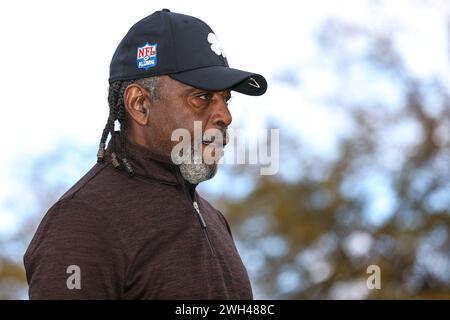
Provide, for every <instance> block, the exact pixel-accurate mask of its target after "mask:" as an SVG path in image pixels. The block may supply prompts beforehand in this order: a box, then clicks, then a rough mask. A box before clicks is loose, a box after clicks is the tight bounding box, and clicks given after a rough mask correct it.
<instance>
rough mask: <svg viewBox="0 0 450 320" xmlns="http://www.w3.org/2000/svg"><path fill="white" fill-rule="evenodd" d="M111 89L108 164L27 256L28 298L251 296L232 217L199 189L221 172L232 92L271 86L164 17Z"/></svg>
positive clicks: (136, 44)
mask: <svg viewBox="0 0 450 320" xmlns="http://www.w3.org/2000/svg"><path fill="white" fill-rule="evenodd" d="M109 82H110V90H109V96H108V102H109V107H110V111H109V117H108V121H107V123H106V126H105V129H104V131H103V135H102V137H101V142H100V148H99V151H98V155H97V158H98V163H97V164H96V165H95V166H94V167H93V168H91V170H90V171H89V172H88V173H87V174H86V175H85V176H84V177H83V178H81V179H80V180H79V181H78V182H77V183H76V184H75V185H74V186H73V187H72V188H71V189H69V190H68V191H67V192H66V193H65V194H64V195H63V196H62V197H61V198H60V199H59V200H58V201H57V202H56V203H55V204H54V205H53V206H52V207H51V208H50V209H49V211H48V212H47V214H46V216H45V217H44V219H43V220H42V222H41V224H40V226H39V228H38V230H37V231H36V234H35V236H34V238H33V240H32V241H31V243H30V245H29V247H28V250H27V252H26V253H25V256H24V263H25V268H26V272H27V280H28V283H29V295H30V299H53V298H54V299H252V290H251V285H250V282H249V279H248V275H247V271H246V269H245V267H244V265H243V264H242V261H241V259H240V257H239V254H238V252H237V250H236V247H235V244H234V241H233V238H232V233H231V230H230V227H229V225H228V223H227V221H226V220H225V218H224V216H223V215H222V214H221V213H220V212H219V211H218V210H216V209H214V208H213V207H212V206H211V204H209V203H208V202H207V201H206V200H204V199H203V198H202V197H200V196H199V195H198V193H197V192H196V191H195V188H196V186H197V184H198V183H200V182H202V181H205V180H207V179H210V178H212V177H213V176H214V174H215V172H216V170H217V159H218V158H219V157H220V154H221V152H222V148H223V145H225V144H226V142H227V141H226V130H227V127H228V126H229V125H230V123H231V121H232V118H231V114H230V112H229V110H228V107H227V103H228V100H229V99H230V91H231V90H234V91H238V92H241V93H244V94H248V95H262V94H264V92H265V91H266V88H267V84H266V80H265V79H264V77H262V76H261V75H258V74H254V73H249V72H245V71H240V70H236V69H231V68H229V67H228V63H227V60H226V58H225V53H224V51H223V48H222V47H221V45H220V43H219V42H218V40H217V37H216V36H215V35H214V32H213V31H212V30H211V28H210V27H209V26H208V25H206V24H205V23H204V22H203V21H201V20H199V19H197V18H194V17H190V16H187V15H182V14H177V13H173V12H170V11H169V10H167V9H163V10H162V11H157V12H155V13H153V14H152V15H150V16H148V17H146V18H144V19H142V20H141V21H139V22H138V23H136V24H135V25H134V26H133V27H132V28H131V29H130V30H129V32H128V33H127V35H126V36H125V38H124V39H123V40H122V41H121V43H120V44H119V46H118V48H117V49H116V52H115V53H114V56H113V58H112V62H111V66H110V79H109ZM116 120H118V121H119V123H120V132H119V131H118V132H116V131H115V130H114V125H115V121H116ZM196 124H197V125H198V124H200V125H201V131H202V134H201V135H200V138H199V139H197V140H195V139H194V142H189V143H188V144H187V147H186V143H184V145H183V146H184V148H181V149H176V147H177V146H179V142H180V141H179V139H178V140H177V139H175V140H174V139H173V134H174V132H176V131H177V130H180V129H181V130H184V131H183V132H188V133H189V134H190V135H191V136H195V132H194V131H195V130H194V129H195V125H196ZM211 130H213V132H212V134H206V132H208V131H210V132H211ZM214 130H215V131H216V132H215V133H214ZM110 133H111V139H110V141H109V144H108V147H107V148H106V150H105V144H106V140H107V138H108V136H109V134H110ZM199 140H200V141H199ZM191 147H192V148H191ZM208 148H210V150H209V152H206V151H208ZM174 150H176V151H174ZM195 150H196V151H200V152H194V151H195ZM199 154H200V161H199V156H198V155H199ZM193 160H194V161H193Z"/></svg>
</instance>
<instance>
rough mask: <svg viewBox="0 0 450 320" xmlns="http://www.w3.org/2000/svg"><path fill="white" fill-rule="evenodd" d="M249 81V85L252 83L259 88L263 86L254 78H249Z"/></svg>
mask: <svg viewBox="0 0 450 320" xmlns="http://www.w3.org/2000/svg"><path fill="white" fill-rule="evenodd" d="M247 83H248V84H249V85H251V86H252V87H255V88H257V89H259V88H261V87H260V85H259V83H258V82H256V80H255V79H253V78H249V79H248V81H247Z"/></svg>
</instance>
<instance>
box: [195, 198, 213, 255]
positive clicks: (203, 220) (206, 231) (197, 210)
mask: <svg viewBox="0 0 450 320" xmlns="http://www.w3.org/2000/svg"><path fill="white" fill-rule="evenodd" d="M192 205H193V207H194V209H195V211H196V212H197V216H198V219H199V220H200V223H201V225H202V231H203V234H204V236H205V238H206V241H207V242H208V246H209V250H210V251H211V254H212V255H213V256H216V253H215V251H214V247H213V245H212V243H211V240H210V239H209V236H208V230H207V229H206V221H205V219H204V218H203V215H202V213H201V212H200V207H199V206H198V203H197V201H195V200H194V201H193V202H192Z"/></svg>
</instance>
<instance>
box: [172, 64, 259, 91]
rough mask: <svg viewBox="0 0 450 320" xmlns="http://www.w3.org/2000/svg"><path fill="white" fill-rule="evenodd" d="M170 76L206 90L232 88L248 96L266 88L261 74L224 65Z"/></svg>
mask: <svg viewBox="0 0 450 320" xmlns="http://www.w3.org/2000/svg"><path fill="white" fill-rule="evenodd" d="M170 77H171V78H173V79H175V80H178V81H180V82H183V83H185V84H187V85H189V86H191V87H195V88H199V89H203V90H208V91H223V90H234V91H237V92H240V93H243V94H247V95H250V96H260V95H262V94H264V93H265V92H266V90H267V81H266V79H265V78H264V77H263V76H262V75H259V74H256V73H251V72H247V71H242V70H238V69H233V68H229V67H225V66H211V67H205V68H200V69H195V70H189V71H183V72H178V73H173V74H171V75H170Z"/></svg>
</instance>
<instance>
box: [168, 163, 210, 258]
mask: <svg viewBox="0 0 450 320" xmlns="http://www.w3.org/2000/svg"><path fill="white" fill-rule="evenodd" d="M175 172H176V175H177V176H178V178H179V181H181V184H182V189H183V191H184V194H185V195H186V197H187V198H188V199H189V201H190V202H191V203H192V206H193V208H194V210H195V213H196V215H197V217H198V219H199V222H200V225H201V229H202V232H203V236H204V237H205V238H206V242H208V247H209V250H210V251H211V255H212V256H213V257H215V256H216V252H215V250H214V247H213V245H212V242H211V240H210V239H209V235H208V230H207V228H206V221H205V219H204V218H203V215H202V213H201V211H200V207H199V205H198V203H197V201H196V200H195V193H194V199H193V197H192V196H191V195H190V193H189V191H188V190H187V188H186V182H185V181H184V178H183V176H182V175H181V172H180V170H179V169H178V170H176V171H175Z"/></svg>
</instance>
